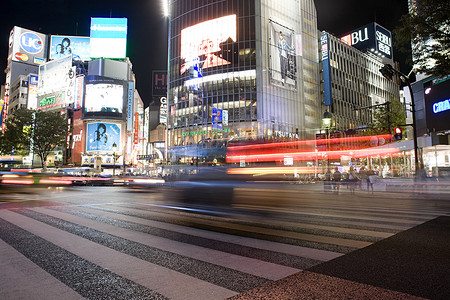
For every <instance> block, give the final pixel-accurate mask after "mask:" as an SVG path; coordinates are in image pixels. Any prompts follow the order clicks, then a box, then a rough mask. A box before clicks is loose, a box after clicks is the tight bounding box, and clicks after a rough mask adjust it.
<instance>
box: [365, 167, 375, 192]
mask: <svg viewBox="0 0 450 300" xmlns="http://www.w3.org/2000/svg"><path fill="white" fill-rule="evenodd" d="M367 176H368V180H367V191H368V192H369V191H370V190H371V191H372V194H373V184H374V183H375V181H376V179H377V173H375V171H374V170H373V169H370V170H369V171H368V172H367ZM369 187H370V189H369Z"/></svg>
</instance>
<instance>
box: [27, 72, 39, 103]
mask: <svg viewBox="0 0 450 300" xmlns="http://www.w3.org/2000/svg"><path fill="white" fill-rule="evenodd" d="M37 94H38V76H37V75H30V79H29V82H28V101H27V108H28V109H36V108H37Z"/></svg>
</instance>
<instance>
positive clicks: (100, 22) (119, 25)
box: [90, 18, 128, 58]
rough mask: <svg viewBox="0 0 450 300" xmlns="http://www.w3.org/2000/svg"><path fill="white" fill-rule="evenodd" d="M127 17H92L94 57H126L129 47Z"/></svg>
mask: <svg viewBox="0 0 450 300" xmlns="http://www.w3.org/2000/svg"><path fill="white" fill-rule="evenodd" d="M127 21H128V20H127V19H126V18H91V34H90V41H91V51H90V57H92V58H101V57H103V58H125V57H126V47H127V28H128V25H127Z"/></svg>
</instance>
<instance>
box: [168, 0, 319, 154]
mask: <svg viewBox="0 0 450 300" xmlns="http://www.w3.org/2000/svg"><path fill="white" fill-rule="evenodd" d="M169 9H170V14H169V61H168V76H169V80H168V99H167V102H168V107H167V109H168V111H167V113H168V140H167V144H168V145H167V146H168V147H167V148H168V154H169V161H172V162H185V163H186V162H188V161H190V160H191V158H192V157H194V156H195V149H191V148H193V147H196V146H199V145H202V144H204V143H205V142H208V143H210V144H212V145H215V146H216V147H219V146H220V145H224V144H226V143H227V142H229V141H231V140H242V139H244V140H248V139H254V140H255V139H266V140H298V139H314V137H315V133H316V131H317V130H318V128H319V127H320V123H319V122H320V118H321V116H320V97H319V81H320V80H319V70H318V60H319V58H318V45H317V40H318V36H317V29H316V28H317V15H316V8H315V5H314V2H313V1H312V0H307V1H296V0H285V1H282V2H279V1H278V2H276V1H270V0H261V1H248V0H226V1H208V2H207V3H203V2H201V3H200V2H198V1H182V0H173V1H170V2H169Z"/></svg>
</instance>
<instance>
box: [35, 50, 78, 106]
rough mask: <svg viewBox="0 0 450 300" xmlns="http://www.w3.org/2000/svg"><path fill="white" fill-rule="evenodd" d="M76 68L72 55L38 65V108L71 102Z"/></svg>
mask: <svg viewBox="0 0 450 300" xmlns="http://www.w3.org/2000/svg"><path fill="white" fill-rule="evenodd" d="M75 75H76V69H75V67H73V66H72V55H67V56H65V57H63V58H59V59H56V60H53V61H50V62H48V63H45V64H43V65H41V66H39V80H38V107H37V108H38V109H48V108H54V107H57V106H67V105H69V104H73V102H74V100H75V79H76V76H75Z"/></svg>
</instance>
